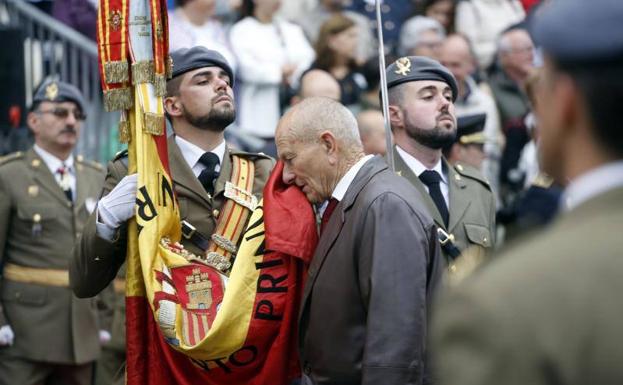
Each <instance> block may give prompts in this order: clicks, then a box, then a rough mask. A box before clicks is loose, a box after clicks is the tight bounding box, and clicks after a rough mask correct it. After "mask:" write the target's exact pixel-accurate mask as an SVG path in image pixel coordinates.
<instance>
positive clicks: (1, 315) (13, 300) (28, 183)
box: [0, 149, 104, 384]
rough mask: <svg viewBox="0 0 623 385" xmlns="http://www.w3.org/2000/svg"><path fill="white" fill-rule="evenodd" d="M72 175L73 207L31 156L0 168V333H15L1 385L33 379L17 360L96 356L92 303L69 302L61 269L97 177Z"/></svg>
mask: <svg viewBox="0 0 623 385" xmlns="http://www.w3.org/2000/svg"><path fill="white" fill-rule="evenodd" d="M74 167H75V176H76V190H75V199H74V203H73V204H72V203H70V202H69V201H68V199H67V197H66V196H65V194H64V192H63V190H62V189H61V187H60V186H59V184H58V182H57V181H56V179H55V178H54V175H53V174H52V173H51V172H50V170H49V168H48V167H47V165H46V164H45V162H44V161H43V160H42V159H41V158H40V157H39V156H38V155H37V153H36V152H35V151H34V150H33V149H30V150H29V151H27V152H25V153H15V154H12V155H8V156H7V157H5V158H3V159H2V160H0V263H1V264H2V266H3V274H2V278H1V280H0V284H1V289H0V295H1V297H0V325H5V324H8V325H10V326H11V328H12V329H13V331H14V333H15V340H14V343H13V345H12V346H9V347H2V348H0V384H5V383H6V384H26V383H30V380H26V377H28V378H30V379H32V378H35V377H36V376H37V374H36V373H23V372H24V370H23V368H24V366H23V365H22V369H19V368H18V369H16V367H15V366H12V363H15V364H16V365H19V361H20V360H22V361H24V360H26V361H29V362H40V363H43V364H46V363H47V364H49V363H53V364H63V365H75V364H85V363H89V362H92V361H94V360H95V359H97V357H98V356H99V353H100V344H99V337H98V320H97V309H96V306H95V300H94V299H78V298H76V297H75V296H74V294H73V293H72V291H71V289H70V288H69V278H68V272H67V268H68V264H69V261H70V259H71V248H72V246H73V244H74V241H75V239H76V237H79V236H80V234H81V231H82V229H83V227H84V225H85V223H86V221H87V219H88V217H89V214H90V212H89V210H93V209H94V208H95V204H96V199H97V197H98V195H99V192H100V190H101V186H102V182H103V179H104V170H103V168H102V167H101V166H100V165H98V164H96V163H91V162H87V161H84V160H83V159H82V158H81V157H76V159H75V166H74ZM22 364H23V362H22ZM30 370H35V369H34V368H31V369H28V371H30ZM14 376H19V377H14ZM44 376H45V375H44Z"/></svg>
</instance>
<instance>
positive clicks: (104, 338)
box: [100, 330, 112, 344]
mask: <svg viewBox="0 0 623 385" xmlns="http://www.w3.org/2000/svg"><path fill="white" fill-rule="evenodd" d="M111 338H112V336H111V335H110V332H109V331H108V330H100V343H102V344H105V343H107V342H110V339H111Z"/></svg>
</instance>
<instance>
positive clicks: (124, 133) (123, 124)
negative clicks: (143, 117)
mask: <svg viewBox="0 0 623 385" xmlns="http://www.w3.org/2000/svg"><path fill="white" fill-rule="evenodd" d="M131 139H132V131H130V124H129V123H128V121H127V120H125V119H122V120H121V121H120V122H119V143H130V140H131Z"/></svg>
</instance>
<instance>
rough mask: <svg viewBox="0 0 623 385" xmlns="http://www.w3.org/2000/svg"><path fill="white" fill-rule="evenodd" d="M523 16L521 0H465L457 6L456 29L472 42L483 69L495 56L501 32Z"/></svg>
mask: <svg viewBox="0 0 623 385" xmlns="http://www.w3.org/2000/svg"><path fill="white" fill-rule="evenodd" d="M524 17H525V12H524V9H523V7H522V6H521V3H520V2H519V0H464V1H461V2H459V3H458V4H457V6H456V21H455V27H456V28H455V29H456V32H458V33H462V34H464V35H465V36H467V37H468V38H469V41H471V42H472V44H473V45H474V52H475V53H476V60H477V61H478V65H479V66H480V68H483V69H484V68H487V67H488V66H489V65H490V64H491V63H492V62H493V60H494V58H495V50H496V47H495V42H496V39H497V38H498V36H499V35H500V33H501V32H502V31H504V30H505V29H506V28H508V27H509V26H511V25H513V24H515V23H518V22H520V21H521V20H523V18H524Z"/></svg>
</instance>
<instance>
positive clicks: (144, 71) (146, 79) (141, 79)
mask: <svg viewBox="0 0 623 385" xmlns="http://www.w3.org/2000/svg"><path fill="white" fill-rule="evenodd" d="M153 82H154V62H153V60H143V61H138V62H136V63H132V84H134V85H137V84H141V83H153Z"/></svg>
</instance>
